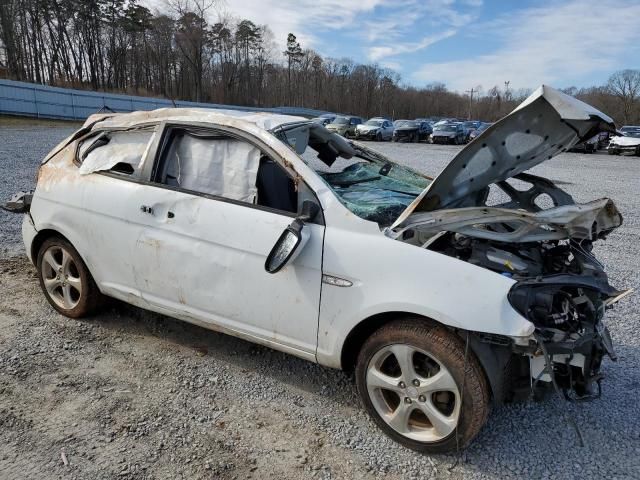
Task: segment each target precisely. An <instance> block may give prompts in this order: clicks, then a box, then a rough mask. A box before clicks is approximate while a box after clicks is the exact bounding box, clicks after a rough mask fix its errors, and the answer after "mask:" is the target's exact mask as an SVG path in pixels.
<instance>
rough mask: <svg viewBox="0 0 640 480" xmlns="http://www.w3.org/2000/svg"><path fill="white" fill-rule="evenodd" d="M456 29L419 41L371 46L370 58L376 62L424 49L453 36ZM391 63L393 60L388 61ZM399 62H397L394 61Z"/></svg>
mask: <svg viewBox="0 0 640 480" xmlns="http://www.w3.org/2000/svg"><path fill="white" fill-rule="evenodd" d="M455 33H456V31H455V30H447V31H444V32H442V33H438V34H436V35H430V36H428V37H424V38H423V39H422V40H420V41H419V42H407V43H398V42H394V43H390V44H387V45H385V46H378V47H371V48H369V59H370V60H373V61H374V62H376V61H378V60H382V59H383V58H387V57H391V56H394V55H401V54H403V53H413V52H417V51H418V50H423V49H425V48H427V47H429V46H430V45H433V44H434V43H436V42H439V41H440V40H444V39H445V38H448V37H451V36H453V35H455ZM388 63H391V62H388ZM394 63H396V64H397V62H394Z"/></svg>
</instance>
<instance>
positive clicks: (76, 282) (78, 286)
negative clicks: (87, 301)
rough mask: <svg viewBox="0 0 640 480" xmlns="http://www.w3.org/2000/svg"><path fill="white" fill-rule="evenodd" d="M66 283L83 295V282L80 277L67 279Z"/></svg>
mask: <svg viewBox="0 0 640 480" xmlns="http://www.w3.org/2000/svg"><path fill="white" fill-rule="evenodd" d="M66 282H67V283H68V284H69V285H71V288H74V289H75V290H76V291H77V292H78V293H79V294H80V293H82V281H81V280H80V278H78V277H71V276H69V277H67V279H66Z"/></svg>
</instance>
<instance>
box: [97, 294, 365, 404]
mask: <svg viewBox="0 0 640 480" xmlns="http://www.w3.org/2000/svg"><path fill="white" fill-rule="evenodd" d="M85 321H92V322H98V323H99V324H100V326H101V327H103V328H105V329H107V330H111V331H113V333H114V334H116V335H117V336H134V337H135V336H153V337H155V338H158V339H161V340H162V341H164V342H166V343H167V346H173V347H177V348H178V349H179V350H180V351H181V352H182V353H183V354H186V355H193V356H194V357H203V359H202V360H203V361H205V362H206V361H207V360H206V359H207V358H212V359H214V360H215V361H216V362H222V363H224V364H230V365H235V366H236V367H239V368H240V369H243V370H247V371H251V372H253V373H259V374H261V375H268V376H270V377H272V378H273V379H274V380H276V381H278V382H284V383H287V384H289V385H290V386H292V387H295V388H298V389H300V390H303V391H306V392H309V393H311V394H322V396H323V398H325V399H329V400H333V401H336V402H338V403H339V404H340V405H341V406H344V407H347V406H349V407H352V406H353V396H354V395H355V394H356V393H355V384H354V383H353V382H352V381H351V379H350V378H349V376H348V375H347V374H345V373H344V372H342V371H340V370H334V369H330V368H325V367H322V366H320V365H317V364H314V363H312V362H309V361H306V360H303V359H300V358H298V357H295V356H293V355H289V354H287V353H283V352H279V351H277V350H274V349H271V348H269V347H265V346H262V345H257V344H254V343H251V342H249V341H245V340H242V339H240V338H236V337H233V336H231V335H227V334H224V333H220V332H216V331H214V330H209V329H206V328H203V327H200V326H198V325H193V324H190V323H188V322H184V321H182V320H177V319H174V318H171V317H167V316H165V315H161V314H157V313H154V312H150V311H147V310H144V309H142V308H138V307H134V306H132V305H129V304H126V303H124V302H120V301H117V300H110V301H109V306H108V307H107V308H106V309H105V311H104V312H102V313H100V314H98V315H96V316H95V317H93V318H91V319H87V320H85ZM114 336H115V335H114ZM130 341H131V342H132V343H134V344H135V342H136V340H135V339H132V340H130ZM327 382H330V383H331V384H333V385H335V384H338V383H339V384H341V386H340V387H339V388H335V389H334V388H331V389H327V388H323V385H325V384H326V383H327Z"/></svg>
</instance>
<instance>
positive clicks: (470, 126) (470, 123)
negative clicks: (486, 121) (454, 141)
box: [462, 120, 482, 142]
mask: <svg viewBox="0 0 640 480" xmlns="http://www.w3.org/2000/svg"><path fill="white" fill-rule="evenodd" d="M481 124H482V122H479V121H478V120H467V121H466V122H462V127H463V128H464V130H465V132H466V133H467V139H466V140H465V141H466V142H468V141H469V140H470V139H471V132H473V131H474V130H475V129H476V128H478V127H479V126H480V125H481Z"/></svg>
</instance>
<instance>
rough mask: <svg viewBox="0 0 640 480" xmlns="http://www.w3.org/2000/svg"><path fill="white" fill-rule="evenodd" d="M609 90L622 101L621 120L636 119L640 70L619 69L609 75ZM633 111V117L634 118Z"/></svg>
mask: <svg viewBox="0 0 640 480" xmlns="http://www.w3.org/2000/svg"><path fill="white" fill-rule="evenodd" d="M608 86H609V90H610V91H611V93H612V94H613V95H615V96H616V97H617V98H618V99H620V102H621V103H622V112H623V121H624V123H630V122H631V121H632V120H634V119H637V107H638V105H637V103H638V99H639V97H640V70H620V71H618V72H615V73H614V74H613V75H611V76H610V77H609V83H608ZM634 111H635V112H636V113H635V118H634Z"/></svg>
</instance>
